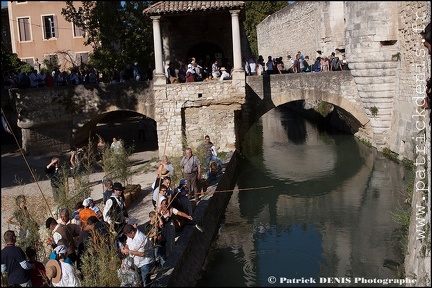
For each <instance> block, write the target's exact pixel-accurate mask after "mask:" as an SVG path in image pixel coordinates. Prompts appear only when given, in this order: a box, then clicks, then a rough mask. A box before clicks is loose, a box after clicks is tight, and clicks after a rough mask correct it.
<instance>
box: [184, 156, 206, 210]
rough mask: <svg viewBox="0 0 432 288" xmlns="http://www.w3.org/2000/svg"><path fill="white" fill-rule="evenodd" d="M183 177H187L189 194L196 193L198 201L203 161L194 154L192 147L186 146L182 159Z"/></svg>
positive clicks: (195, 196)
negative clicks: (198, 183)
mask: <svg viewBox="0 0 432 288" xmlns="http://www.w3.org/2000/svg"><path fill="white" fill-rule="evenodd" d="M180 167H181V171H182V173H183V178H184V179H186V183H187V187H188V189H189V193H190V194H189V195H194V198H195V201H196V202H198V200H199V197H198V186H197V182H198V181H199V179H201V161H200V160H199V158H198V157H197V156H195V155H192V149H191V148H186V150H185V155H184V156H183V158H182V159H181V161H180Z"/></svg>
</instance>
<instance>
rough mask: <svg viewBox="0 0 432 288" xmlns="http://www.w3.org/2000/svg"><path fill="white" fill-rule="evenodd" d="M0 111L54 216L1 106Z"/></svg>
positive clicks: (46, 202)
mask: <svg viewBox="0 0 432 288" xmlns="http://www.w3.org/2000/svg"><path fill="white" fill-rule="evenodd" d="M1 113H2V116H3V118H4V119H5V122H6V125H7V128H8V129H9V131H10V133H11V134H12V136H13V137H14V139H15V142H16V144H17V146H18V148H19V150H20V153H21V156H22V157H23V159H24V162H25V163H26V165H27V168H28V169H29V171H30V174H31V175H32V177H33V180H34V181H35V182H36V185H37V186H38V188H39V191H40V192H41V194H42V198H43V199H44V201H45V204H46V205H47V207H48V210H49V211H50V214H51V216H52V217H53V218H54V215H53V214H52V211H51V208H50V206H49V204H48V201H47V199H46V198H45V195H44V194H43V192H42V188H41V187H40V186H39V181H38V180H37V179H36V176H35V175H34V173H33V170H32V169H31V168H30V165H29V164H28V162H27V159H26V157H25V155H24V153H23V149H22V148H21V146H20V145H19V142H18V139H17V138H16V136H15V133H14V132H13V130H12V128H11V126H10V125H9V121H8V120H7V118H6V115H5V114H4V112H3V108H2V109H1Z"/></svg>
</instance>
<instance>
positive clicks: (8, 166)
mask: <svg viewBox="0 0 432 288" xmlns="http://www.w3.org/2000/svg"><path fill="white" fill-rule="evenodd" d="M158 155H159V154H158V150H155V151H143V152H138V153H134V154H132V155H131V157H130V160H131V162H132V167H131V169H132V171H133V170H135V169H137V168H139V167H141V166H142V165H143V164H145V163H149V164H147V165H149V167H150V168H149V169H148V170H147V171H146V172H142V173H139V174H134V175H133V176H132V180H131V182H130V183H131V184H140V185H141V195H140V197H139V198H138V199H137V200H136V201H134V203H132V204H131V206H130V207H129V210H128V212H129V216H130V217H133V218H136V219H138V220H139V221H140V222H139V224H143V223H144V222H146V221H147V220H148V213H149V212H150V211H151V210H152V209H153V205H152V203H151V196H152V195H150V194H151V193H150V191H151V187H150V185H151V184H152V183H153V181H154V179H155V177H156V170H157V167H158V164H159V161H158ZM1 157H2V158H1V171H2V172H1V179H2V181H1V200H2V201H1V202H2V203H1V218H2V219H1V233H2V234H1V235H3V233H4V232H5V231H6V230H8V229H12V230H16V228H17V227H15V225H8V224H7V223H6V219H7V218H9V216H10V215H11V214H12V212H13V210H14V209H15V207H16V204H15V197H16V196H17V195H19V194H24V195H25V196H26V198H27V207H28V209H29V212H30V214H31V215H32V216H33V215H34V218H35V220H36V221H37V222H38V223H39V224H41V225H43V223H45V220H46V218H47V214H49V210H48V208H47V206H49V207H50V209H52V210H53V209H54V208H55V202H54V200H53V198H52V192H51V186H50V183H49V180H46V179H45V178H44V179H41V180H40V181H37V182H34V181H33V180H32V177H31V173H30V170H29V168H28V166H27V164H26V161H24V159H23V157H22V156H21V155H20V154H19V153H16V152H14V153H5V154H2V155H1ZM65 157H66V156H65ZM50 159H51V156H50V155H47V156H40V157H26V160H27V163H28V164H29V166H30V168H31V169H32V170H34V171H35V172H36V173H35V174H36V175H44V170H45V166H46V165H47V164H48V163H49V161H50ZM103 176H104V174H103V172H97V173H93V174H91V175H90V183H92V193H91V196H92V198H93V199H95V201H96V203H98V205H99V207H100V208H103V204H101V200H102V192H103V186H102V179H103ZM16 177H18V178H19V179H20V183H22V185H19V184H17V182H16V181H14V180H15V178H16ZM39 177H40V176H39ZM71 180H72V178H71ZM41 191H42V192H41ZM42 194H43V196H42ZM47 203H48V205H47ZM2 243H3V237H2ZM2 246H3V245H2Z"/></svg>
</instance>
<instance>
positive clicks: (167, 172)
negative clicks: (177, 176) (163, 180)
mask: <svg viewBox="0 0 432 288" xmlns="http://www.w3.org/2000/svg"><path fill="white" fill-rule="evenodd" d="M169 174H170V171H169V170H168V169H164V170H162V172H161V176H162V177H165V176H168V175H169Z"/></svg>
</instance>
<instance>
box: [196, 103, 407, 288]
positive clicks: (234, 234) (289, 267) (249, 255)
mask: <svg viewBox="0 0 432 288" xmlns="http://www.w3.org/2000/svg"><path fill="white" fill-rule="evenodd" d="M242 154H243V156H244V159H243V160H242V163H241V166H240V175H239V177H238V180H237V185H236V191H234V192H233V194H232V196H231V199H230V202H229V204H228V206H227V208H226V211H225V215H224V219H223V221H222V223H221V227H220V229H219V233H218V235H217V237H216V239H215V240H214V242H213V243H212V246H211V247H210V250H209V253H208V255H207V260H206V263H205V265H204V267H203V272H202V275H201V279H200V280H199V281H198V282H197V285H196V286H200V287H201V286H236V287H239V286H240V287H247V286H249V287H264V286H266V287H268V286H279V287H287V286H315V287H316V286H377V284H371V282H372V281H380V279H397V278H398V277H399V275H400V274H398V272H397V269H398V265H400V264H401V263H403V256H402V252H401V250H400V249H401V248H400V247H401V246H400V241H401V240H400V234H401V229H400V228H401V224H398V223H396V221H395V220H394V216H395V215H400V213H402V212H401V211H403V209H407V208H408V207H406V204H404V200H405V199H406V198H407V193H406V192H405V191H406V188H405V187H406V185H407V181H408V179H409V177H410V172H409V171H407V170H406V169H405V168H404V167H403V166H402V165H401V164H396V163H394V162H393V161H390V160H388V159H386V158H385V157H383V156H382V154H381V153H377V151H376V149H374V148H370V147H367V146H366V145H365V144H363V143H361V142H359V141H358V140H357V139H356V138H355V137H353V136H352V135H347V134H342V135H341V134H328V133H326V132H324V131H320V130H318V128H317V126H316V125H314V124H311V123H310V122H308V121H307V120H305V119H304V118H303V117H301V116H296V114H295V113H292V112H291V111H290V110H289V109H287V108H286V107H285V106H281V107H278V108H275V109H273V110H271V111H269V112H268V113H267V114H265V115H264V116H263V117H262V118H261V119H260V121H259V122H257V123H256V124H255V125H254V126H253V127H252V128H251V129H250V130H249V131H248V135H247V137H246V139H245V141H244V142H243V143H242ZM360 278H363V279H364V280H360ZM374 279H375V280H374ZM273 282H274V283H273ZM281 282H283V283H281ZM356 282H357V283H356ZM378 283H379V282H378ZM378 286H381V285H378ZM386 286H392V285H386ZM395 286H397V285H395Z"/></svg>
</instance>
